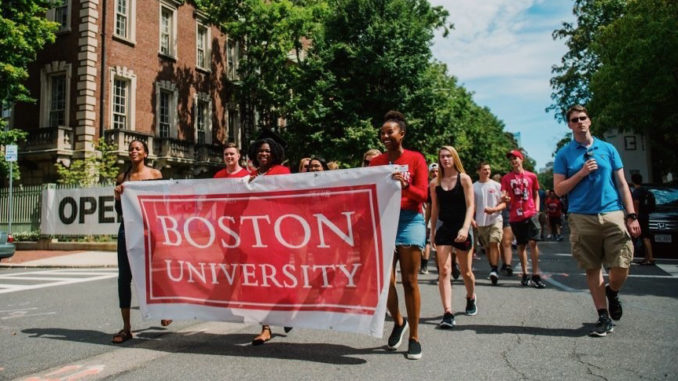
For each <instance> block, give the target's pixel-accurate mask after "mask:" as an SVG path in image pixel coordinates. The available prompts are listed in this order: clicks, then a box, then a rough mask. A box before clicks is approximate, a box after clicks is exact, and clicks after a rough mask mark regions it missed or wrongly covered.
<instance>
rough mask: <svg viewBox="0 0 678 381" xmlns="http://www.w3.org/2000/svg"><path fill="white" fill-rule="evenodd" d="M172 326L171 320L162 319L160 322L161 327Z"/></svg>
mask: <svg viewBox="0 0 678 381" xmlns="http://www.w3.org/2000/svg"><path fill="white" fill-rule="evenodd" d="M170 324H172V320H171V319H162V320H160V325H161V326H163V327H167V326H168V325H170Z"/></svg>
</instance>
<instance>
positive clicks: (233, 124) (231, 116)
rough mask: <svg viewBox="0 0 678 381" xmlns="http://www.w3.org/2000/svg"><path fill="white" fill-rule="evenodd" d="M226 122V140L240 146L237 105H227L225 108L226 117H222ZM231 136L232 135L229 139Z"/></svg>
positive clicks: (240, 129)
mask: <svg viewBox="0 0 678 381" xmlns="http://www.w3.org/2000/svg"><path fill="white" fill-rule="evenodd" d="M224 120H225V121H226V123H227V124H226V128H228V131H227V132H226V138H227V139H228V140H229V142H232V143H236V144H238V145H240V139H241V137H242V127H241V124H240V107H239V106H238V105H237V104H232V103H231V104H228V105H227V107H226V116H225V117H224ZM231 135H233V137H232V139H231Z"/></svg>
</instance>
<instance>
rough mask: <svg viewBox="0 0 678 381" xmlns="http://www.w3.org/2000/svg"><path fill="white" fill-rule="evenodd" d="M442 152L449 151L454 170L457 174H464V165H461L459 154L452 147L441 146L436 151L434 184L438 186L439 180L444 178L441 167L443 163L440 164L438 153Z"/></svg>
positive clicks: (443, 171) (443, 170) (443, 168)
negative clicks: (436, 165)
mask: <svg viewBox="0 0 678 381" xmlns="http://www.w3.org/2000/svg"><path fill="white" fill-rule="evenodd" d="M443 150H445V151H449V152H450V153H451V154H452V162H453V163H454V165H453V166H454V169H456V170H457V172H459V173H466V171H465V170H464V165H463V164H461V159H460V158H459V153H457V150H456V149H454V147H452V146H442V147H440V149H438V176H437V177H436V184H438V185H440V180H441V179H442V178H443V177H444V176H445V167H443V163H441V162H440V152H441V151H443ZM457 181H459V180H457Z"/></svg>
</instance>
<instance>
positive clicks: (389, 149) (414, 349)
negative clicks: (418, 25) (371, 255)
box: [370, 111, 428, 360]
mask: <svg viewBox="0 0 678 381" xmlns="http://www.w3.org/2000/svg"><path fill="white" fill-rule="evenodd" d="M384 120H385V121H384V124H383V126H381V131H380V133H379V138H380V139H381V142H382V143H384V146H386V152H385V153H383V154H381V155H379V156H377V157H375V158H374V159H372V161H371V162H370V166H374V165H386V164H398V165H401V166H403V169H402V170H401V171H397V172H395V173H393V179H394V180H397V181H399V182H400V183H401V185H402V197H401V200H400V219H399V220H398V234H397V236H396V251H395V255H394V258H393V270H392V271H391V282H390V287H389V293H388V302H387V308H388V311H389V313H390V314H391V317H392V318H393V321H394V323H395V325H394V326H393V331H392V332H391V335H390V336H389V338H388V348H389V349H390V350H396V349H397V348H398V346H400V343H401V342H402V339H403V336H404V334H405V331H407V329H408V328H409V330H410V340H409V348H408V350H407V358H409V359H413V360H417V359H420V358H421V344H419V332H418V328H419V313H420V310H421V295H420V293H419V285H418V283H417V273H418V272H419V264H420V258H421V252H422V249H423V248H424V246H425V244H426V225H425V223H424V217H423V215H422V204H423V203H424V202H425V201H426V198H427V196H428V167H427V165H426V160H425V159H424V157H423V156H422V155H421V154H420V153H418V152H414V151H410V150H406V149H404V148H403V146H402V140H403V138H404V137H405V131H406V128H407V125H406V123H405V117H404V116H403V114H401V113H399V112H397V111H389V112H388V113H387V114H386V115H385V116H384ZM398 261H400V273H401V276H402V283H403V289H404V291H405V307H406V309H407V317H408V319H409V324H408V320H407V319H405V318H404V317H403V316H402V315H401V314H400V310H399V309H398V294H397V291H396V275H395V274H396V271H395V265H396V262H398Z"/></svg>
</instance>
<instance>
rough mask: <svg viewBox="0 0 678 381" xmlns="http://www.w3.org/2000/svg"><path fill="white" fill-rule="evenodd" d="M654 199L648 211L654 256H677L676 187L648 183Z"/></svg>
mask: <svg viewBox="0 0 678 381" xmlns="http://www.w3.org/2000/svg"><path fill="white" fill-rule="evenodd" d="M647 188H648V189H649V190H650V192H652V194H653V195H654V198H655V200H656V204H657V207H656V210H655V211H654V213H650V239H651V240H652V248H653V253H654V256H655V257H659V258H678V187H675V186H673V187H671V186H661V185H649V186H647Z"/></svg>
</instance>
